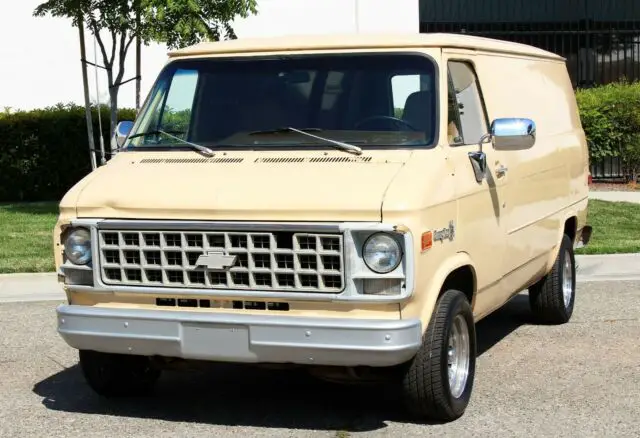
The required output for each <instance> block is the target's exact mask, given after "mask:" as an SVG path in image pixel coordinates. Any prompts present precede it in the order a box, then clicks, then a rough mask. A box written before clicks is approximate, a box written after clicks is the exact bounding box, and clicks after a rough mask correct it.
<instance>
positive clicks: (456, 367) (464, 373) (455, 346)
mask: <svg viewBox="0 0 640 438" xmlns="http://www.w3.org/2000/svg"><path fill="white" fill-rule="evenodd" d="M469 362H470V348H469V327H468V325H467V321H466V320H465V319H464V317H463V316H462V315H457V316H456V317H455V319H454V320H453V325H452V326H451V332H450V333H449V345H448V349H447V364H448V367H449V389H450V391H451V395H452V396H453V397H454V398H459V397H460V396H461V395H462V393H463V392H464V389H465V387H466V386H467V379H468V377H469Z"/></svg>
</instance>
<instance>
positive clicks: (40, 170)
mask: <svg viewBox="0 0 640 438" xmlns="http://www.w3.org/2000/svg"><path fill="white" fill-rule="evenodd" d="M100 114H101V117H102V132H103V135H104V137H103V138H104V139H105V148H106V149H108V148H109V137H108V134H109V110H108V108H107V107H106V106H102V107H101V110H100ZM133 117H135V111H134V110H132V109H124V110H121V111H120V112H119V114H118V118H119V120H122V119H128V120H132V119H133ZM92 118H93V132H94V136H95V144H96V148H97V149H99V145H100V143H99V139H98V132H99V129H98V109H97V108H95V107H94V108H92ZM97 156H98V157H97V160H98V163H99V162H100V156H99V153H98V154H97ZM90 171H91V161H90V157H89V146H88V140H87V126H86V119H85V110H84V107H83V106H78V105H73V104H67V105H64V104H58V105H56V106H54V107H49V108H45V109H38V110H33V111H17V112H12V111H7V110H5V111H3V112H2V113H1V115H0V202H14V201H43V200H58V199H60V198H61V197H62V196H63V195H64V193H65V192H66V191H67V190H68V189H69V188H71V187H72V186H73V185H74V184H75V183H76V182H77V181H78V180H80V179H81V178H82V177H84V176H85V175H86V174H87V173H89V172H90Z"/></svg>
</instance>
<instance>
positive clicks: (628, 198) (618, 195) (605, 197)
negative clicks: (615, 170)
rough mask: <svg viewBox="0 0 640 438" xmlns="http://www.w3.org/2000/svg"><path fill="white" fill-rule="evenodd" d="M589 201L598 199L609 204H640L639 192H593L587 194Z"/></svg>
mask: <svg viewBox="0 0 640 438" xmlns="http://www.w3.org/2000/svg"><path fill="white" fill-rule="evenodd" d="M589 199H598V200H601V201H610V202H632V203H634V204H640V191H635V192H625V191H605V190H603V191H598V190H593V191H590V192H589Z"/></svg>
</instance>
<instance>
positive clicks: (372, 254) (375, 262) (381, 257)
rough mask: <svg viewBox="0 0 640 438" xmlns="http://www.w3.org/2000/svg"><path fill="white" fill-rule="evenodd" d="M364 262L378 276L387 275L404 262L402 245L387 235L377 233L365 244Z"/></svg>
mask: <svg viewBox="0 0 640 438" xmlns="http://www.w3.org/2000/svg"><path fill="white" fill-rule="evenodd" d="M362 253H363V256H364V262H365V263H366V264H367V266H368V267H369V269H371V270H372V271H373V272H377V273H378V274H386V273H388V272H391V271H393V270H394V269H396V268H397V267H398V265H399V264H400V261H401V260H402V251H401V250H400V245H399V244H398V242H397V241H396V239H394V238H393V237H392V236H390V235H389V234H386V233H376V234H373V235H372V236H370V237H369V238H368V239H367V241H366V242H365V243H364V249H363V251H362Z"/></svg>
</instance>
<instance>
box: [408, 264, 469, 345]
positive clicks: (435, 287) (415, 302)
mask: <svg viewBox="0 0 640 438" xmlns="http://www.w3.org/2000/svg"><path fill="white" fill-rule="evenodd" d="M465 266H467V267H469V268H470V269H471V271H472V272H473V295H472V300H471V307H472V308H473V306H474V304H475V298H476V289H477V288H476V279H475V268H474V264H473V261H472V260H471V257H470V256H469V254H467V253H466V252H458V253H455V254H453V255H452V256H450V257H448V258H447V259H445V260H442V261H441V262H440V263H439V265H438V267H437V268H435V270H432V269H428V268H427V269H424V268H423V269H420V270H419V274H418V278H417V281H416V290H415V294H414V298H413V299H412V300H410V301H409V302H407V303H406V304H405V305H404V306H403V307H402V308H401V309H400V311H401V318H402V319H405V318H419V319H420V321H421V322H422V331H423V334H424V331H425V330H426V328H427V326H428V325H429V321H430V320H431V315H433V310H434V308H435V305H436V302H437V301H438V297H439V296H440V292H441V291H442V288H443V286H444V285H445V282H446V281H447V279H448V277H449V275H450V274H451V273H452V272H454V271H455V270H457V269H459V268H462V267H465Z"/></svg>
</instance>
